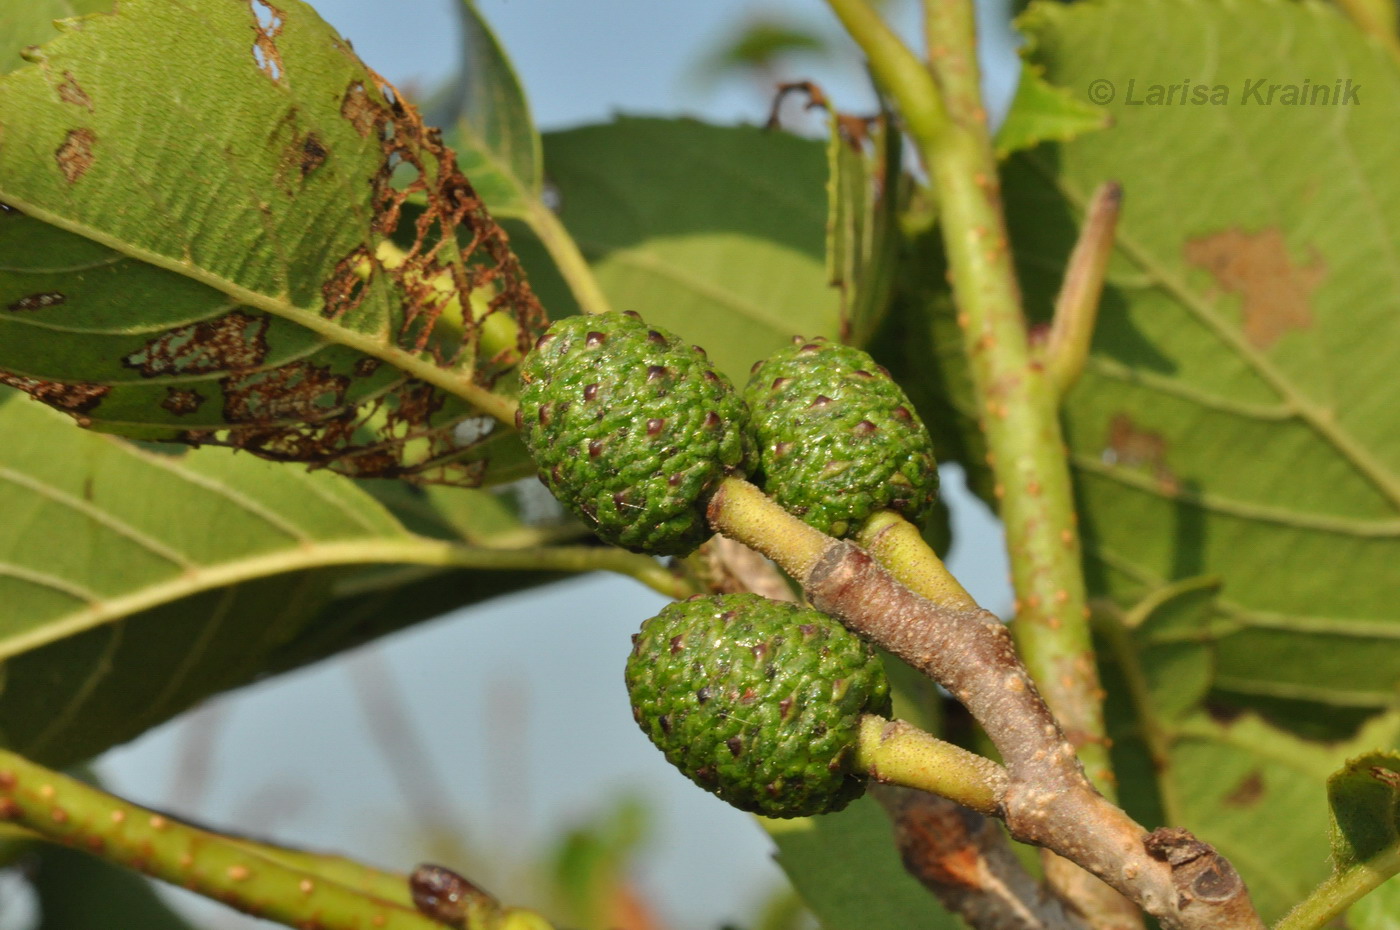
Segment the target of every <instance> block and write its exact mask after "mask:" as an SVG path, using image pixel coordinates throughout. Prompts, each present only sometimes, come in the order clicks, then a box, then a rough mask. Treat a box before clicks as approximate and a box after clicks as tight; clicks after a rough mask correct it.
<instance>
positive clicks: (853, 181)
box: [826, 112, 904, 345]
mask: <svg viewBox="0 0 1400 930" xmlns="http://www.w3.org/2000/svg"><path fill="white" fill-rule="evenodd" d="M892 118H893V117H892V115H891V114H890V113H889V112H884V113H881V115H880V117H879V120H878V122H877V123H876V125H875V126H874V128H873V129H872V130H870V131H869V132H868V136H869V138H868V139H867V138H866V137H867V130H866V129H865V124H864V123H863V122H861V121H856V122H855V123H854V124H853V123H852V122H851V120H850V117H848V116H846V115H845V114H841V113H832V114H831V118H830V125H829V131H828V136H827V145H826V158H827V173H828V177H827V186H826V194H827V221H826V264H827V275H828V278H829V280H830V281H831V284H832V286H833V287H835V288H836V289H837V291H838V293H839V294H840V296H841V330H842V332H841V336H842V338H843V339H844V340H846V341H847V342H850V343H852V344H854V345H864V344H865V343H867V342H869V341H870V338H871V336H872V335H873V333H874V332H875V330H876V329H877V328H878V327H879V325H880V322H881V321H882V320H883V319H884V316H885V312H886V310H888V308H889V301H890V294H891V291H892V289H893V285H894V270H895V260H896V257H897V256H898V252H899V201H900V195H901V187H902V183H901V182H902V180H903V178H902V169H901V162H902V160H903V159H902V153H903V147H904V137H903V135H902V134H901V133H899V132H897V131H893V130H891V129H890V121H891V120H892Z"/></svg>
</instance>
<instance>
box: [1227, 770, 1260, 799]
mask: <svg viewBox="0 0 1400 930" xmlns="http://www.w3.org/2000/svg"><path fill="white" fill-rule="evenodd" d="M1263 796H1264V775H1263V773H1261V772H1260V771H1259V770H1258V769H1255V770H1254V771H1252V772H1250V773H1249V774H1248V775H1246V776H1245V777H1244V778H1242V779H1240V783H1239V784H1238V785H1236V786H1235V787H1234V788H1233V789H1232V790H1231V791H1230V793H1229V794H1227V795H1225V803H1226V804H1229V805H1230V806H1231V807H1250V806H1252V805H1254V804H1257V803H1258V802H1259V799H1260V798H1262V797H1263Z"/></svg>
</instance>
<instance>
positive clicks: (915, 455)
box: [744, 336, 938, 536]
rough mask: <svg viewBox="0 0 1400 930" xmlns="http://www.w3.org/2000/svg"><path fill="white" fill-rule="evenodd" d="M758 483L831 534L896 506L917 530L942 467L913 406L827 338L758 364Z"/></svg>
mask: <svg viewBox="0 0 1400 930" xmlns="http://www.w3.org/2000/svg"><path fill="white" fill-rule="evenodd" d="M744 399H745V400H747V401H748V404H749V407H750V409H751V411H752V413H751V420H750V423H751V424H752V425H751V429H752V430H753V435H754V438H755V440H756V441H757V444H758V467H757V470H756V474H755V478H754V480H755V482H756V483H758V484H759V485H760V486H761V487H762V488H763V489H764V491H766V492H767V493H768V495H769V496H770V497H772V498H773V499H774V500H776V501H777V502H778V503H779V504H781V505H782V506H783V508H784V509H786V510H787V511H788V512H789V513H792V514H794V515H796V516H798V517H801V518H802V519H803V520H804V521H806V522H807V523H809V524H811V525H812V526H814V527H816V528H817V529H819V530H821V531H822V532H823V533H829V534H830V535H832V536H845V535H846V534H847V533H850V532H852V531H853V530H855V529H856V528H857V527H859V526H860V525H861V524H862V523H863V522H865V520H866V519H867V518H869V517H870V516H871V515H872V514H874V513H876V512H878V511H881V510H896V511H898V512H899V513H901V514H903V515H904V517H905V518H906V519H908V520H909V521H910V522H911V523H913V524H915V525H916V526H919V527H922V526H923V525H924V523H925V522H926V521H927V519H928V517H929V514H930V513H931V512H932V511H933V506H934V504H935V502H936V501H937V499H938V462H937V461H936V460H935V458H934V455H933V440H932V439H930V438H929V434H928V430H927V429H926V428H925V427H924V424H923V421H922V420H920V419H919V415H918V414H917V413H915V412H914V405H913V404H912V403H910V401H909V398H908V397H906V396H905V394H904V391H903V390H901V389H900V387H899V385H898V384H895V382H894V380H893V379H892V378H891V377H890V374H889V372H888V371H886V370H885V369H884V368H882V367H881V366H880V365H878V364H876V362H875V360H874V359H872V358H871V357H870V356H869V355H868V354H866V353H865V352H863V351H861V350H860V349H856V348H853V347H851V346H844V345H840V344H839V343H834V342H828V341H826V340H825V339H823V338H821V337H818V338H816V339H803V338H802V337H800V336H798V337H794V339H793V344H792V345H791V346H788V347H787V348H785V349H781V350H779V351H778V352H776V353H774V354H773V355H771V356H769V357H768V358H767V359H765V360H763V361H761V362H759V363H758V364H756V365H754V368H753V375H752V377H750V379H749V384H748V387H747V388H746V389H745V391H744Z"/></svg>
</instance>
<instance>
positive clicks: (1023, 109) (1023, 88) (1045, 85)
mask: <svg viewBox="0 0 1400 930" xmlns="http://www.w3.org/2000/svg"><path fill="white" fill-rule="evenodd" d="M1107 125H1108V111H1106V110H1102V109H1100V108H1098V107H1096V106H1094V105H1093V104H1091V103H1087V102H1086V101H1084V100H1083V99H1081V98H1079V97H1076V96H1075V95H1074V94H1073V93H1071V92H1070V91H1068V90H1066V89H1065V88H1063V87H1055V86H1052V85H1051V84H1050V83H1049V82H1048V81H1046V80H1045V76H1044V74H1042V73H1041V70H1040V68H1038V67H1037V66H1035V65H1032V64H1026V65H1024V66H1023V67H1022V68H1021V79H1020V82H1019V83H1017V85H1016V96H1015V97H1013V98H1012V100H1011V109H1010V110H1009V111H1008V112H1007V114H1006V120H1005V121H1004V122H1003V123H1002V124H1001V127H1000V128H999V129H998V130H997V134H996V139H995V140H994V143H995V145H996V152H997V157H998V158H1005V157H1006V156H1008V155H1010V154H1011V153H1012V152H1017V151H1020V150H1021V149H1029V148H1034V147H1035V146H1037V145H1039V144H1040V143H1042V142H1068V141H1069V140H1071V139H1073V138H1075V137H1076V136H1081V135H1083V134H1084V133H1086V132H1093V131H1095V130H1097V129H1103V128H1104V127H1105V126H1107Z"/></svg>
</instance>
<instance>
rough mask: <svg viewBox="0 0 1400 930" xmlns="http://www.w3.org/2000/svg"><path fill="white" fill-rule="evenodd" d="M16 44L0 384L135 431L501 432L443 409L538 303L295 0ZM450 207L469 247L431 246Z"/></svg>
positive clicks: (397, 448)
mask: <svg viewBox="0 0 1400 930" xmlns="http://www.w3.org/2000/svg"><path fill="white" fill-rule="evenodd" d="M152 35H178V36H179V37H180V41H178V42H173V43H157V42H152V41H151V36H152ZM30 57H31V58H32V60H33V62H34V63H33V64H30V65H28V66H25V67H21V68H18V69H16V70H14V71H11V72H10V73H9V74H6V75H4V76H3V77H0V135H3V138H4V140H5V141H4V144H3V145H0V201H3V202H4V203H5V204H7V205H8V206H7V207H4V208H3V209H0V254H3V255H4V256H5V258H4V263H3V265H0V307H2V308H4V309H0V377H3V380H4V381H5V383H8V384H10V385H11V386H14V387H18V388H21V389H22V390H25V391H28V392H29V393H31V394H33V395H34V396H36V397H39V398H40V399H42V400H44V401H46V402H47V403H50V404H52V405H54V406H56V407H58V408H59V409H62V410H64V411H66V412H68V413H70V414H72V415H73V416H75V417H77V418H79V420H80V422H82V423H84V425H91V426H94V427H96V428H100V429H103V430H107V431H112V432H118V433H122V434H125V435H131V436H136V437H138V438H145V439H165V440H177V441H186V442H196V443H209V442H218V443H224V444H229V445H236V446H239V447H242V448H246V449H248V450H250V451H253V452H255V453H257V454H260V455H264V456H267V457H269V458H273V459H284V460H286V459H290V460H295V461H303V462H308V463H311V464H316V465H325V466H330V467H335V468H339V469H340V470H342V471H345V472H347V473H349V474H353V475H377V476H396V475H403V474H408V475H416V476H419V477H421V478H422V479H423V480H429V481H450V482H453V483H459V484H476V483H480V482H481V481H482V480H483V479H485V478H486V477H487V475H486V471H487V468H488V462H490V461H492V460H494V459H495V458H496V457H497V452H498V451H499V450H498V448H497V446H498V445H499V435H508V433H509V431H508V430H506V431H502V433H501V434H499V435H498V434H492V433H489V432H486V431H483V430H479V429H478V430H476V435H477V438H478V440H479V441H477V442H474V443H464V442H462V441H461V438H460V432H459V428H460V427H462V424H464V423H468V422H471V421H472V420H473V418H474V417H477V416H479V415H480V414H489V415H492V416H495V417H497V418H504V419H508V417H509V412H510V411H509V407H510V402H509V401H508V400H506V399H504V398H502V397H500V396H498V395H497V394H496V393H494V390H495V385H496V382H497V381H498V380H499V379H500V378H501V377H502V376H503V375H505V374H507V373H508V372H509V371H510V369H511V368H512V367H513V365H514V363H515V362H516V361H517V360H518V358H519V356H520V353H521V351H523V349H524V348H525V347H526V346H528V344H529V339H530V334H531V331H532V330H533V329H535V328H536V327H537V325H538V323H539V322H540V320H541V314H540V312H539V308H538V305H537V304H536V303H535V301H534V298H533V295H532V294H531V293H530V291H529V288H528V286H527V285H526V284H525V283H524V279H523V276H522V274H521V273H520V271H519V268H518V266H517V265H516V262H515V258H514V256H513V255H512V254H511V252H510V250H509V247H508V246H507V245H506V242H505V239H504V236H503V235H502V234H501V231H500V229H499V227H497V226H496V225H495V223H494V222H493V221H492V220H491V219H490V217H489V216H488V215H487V213H486V212H485V209H484V207H483V206H482V204H481V202H480V200H479V199H478V198H477V197H476V196H475V194H474V193H473V191H472V189H471V187H470V185H469V184H468V182H467V181H466V180H465V178H464V177H463V176H462V175H461V173H460V172H459V171H458V170H457V167H456V165H455V163H454V162H453V160H452V159H451V158H450V157H449V156H448V153H447V152H446V150H445V149H444V147H443V146H442V144H441V142H440V140H438V138H437V137H436V135H435V134H434V133H432V132H430V131H428V130H426V129H425V128H424V127H423V125H422V123H421V122H420V121H419V119H418V117H417V115H416V113H415V112H414V111H413V110H412V109H411V108H410V107H408V106H407V105H406V104H404V103H403V101H402V100H400V99H399V97H398V96H397V94H396V93H395V92H394V90H393V89H392V88H391V87H389V86H388V85H387V84H385V83H384V82H383V81H382V80H381V79H379V78H378V77H377V76H376V75H374V74H373V72H371V71H370V70H368V69H367V68H366V67H365V66H364V65H363V64H361V63H360V61H359V59H358V58H356V57H355V55H354V53H353V52H352V51H351V50H350V47H349V46H348V45H347V44H346V43H345V42H344V41H342V40H341V39H339V38H338V37H337V36H336V35H335V34H334V33H333V32H332V31H331V30H330V28H329V27H328V26H326V24H325V23H324V22H322V21H321V20H320V19H319V18H318V17H317V16H316V14H315V13H314V12H313V11H312V10H311V9H310V7H308V6H306V5H305V4H304V3H301V2H299V0H287V2H285V3H279V4H278V5H277V6H276V7H274V6H272V5H270V4H268V3H266V2H265V0H247V2H242V3H219V4H195V5H189V4H171V3H166V2H162V0H129V2H123V3H122V4H120V6H119V7H118V8H117V10H116V11H115V12H112V13H104V14H97V15H94V16H91V17H87V18H85V19H82V20H72V21H67V26H66V27H65V29H64V31H63V32H62V33H61V34H59V35H58V36H57V38H54V39H53V40H51V41H49V42H48V43H46V44H45V45H44V46H42V48H40V49H38V50H37V51H35V52H34V53H33V54H32V55H31V56H30ZM413 196H417V197H420V198H421V200H422V201H423V204H424V205H425V212H424V213H423V214H421V215H419V216H418V224H417V225H416V226H415V227H414V228H413V230H412V232H413V233H414V239H413V245H412V247H411V248H410V249H408V251H407V252H406V253H400V254H396V253H394V252H393V251H392V249H391V248H390V245H389V239H390V237H391V235H392V233H393V232H394V231H395V229H396V228H397V227H398V226H399V225H400V220H401V207H402V206H403V204H404V203H405V202H406V200H407V199H408V198H410V197H413ZM460 228H469V229H471V231H472V233H473V235H472V236H466V235H463V236H462V239H461V241H464V242H465V241H471V242H472V243H473V250H472V251H471V252H470V253H468V252H465V251H463V250H462V249H457V248H453V247H450V246H448V247H440V248H434V244H435V242H438V241H440V240H441V241H443V242H446V243H455V242H456V241H458V240H457V237H456V236H455V233H456V232H457V231H458V230H459V229H460ZM469 296H470V297H474V298H476V299H475V300H470V299H469ZM464 303H466V304H469V305H470V307H471V312H469V313H467V314H466V316H465V319H464V318H463V312H462V310H461V307H462V305H463V304H464Z"/></svg>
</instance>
